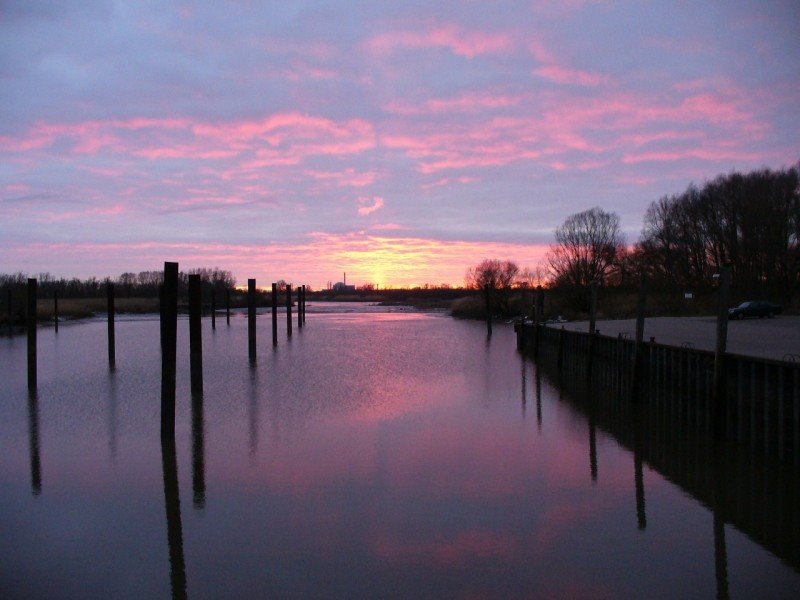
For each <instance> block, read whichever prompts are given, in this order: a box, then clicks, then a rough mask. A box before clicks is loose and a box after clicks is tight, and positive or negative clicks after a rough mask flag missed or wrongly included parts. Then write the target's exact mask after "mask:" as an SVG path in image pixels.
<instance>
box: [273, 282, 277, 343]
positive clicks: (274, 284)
mask: <svg viewBox="0 0 800 600" xmlns="http://www.w3.org/2000/svg"><path fill="white" fill-rule="evenodd" d="M272 345H273V346H277V345H278V284H277V283H273V284H272Z"/></svg>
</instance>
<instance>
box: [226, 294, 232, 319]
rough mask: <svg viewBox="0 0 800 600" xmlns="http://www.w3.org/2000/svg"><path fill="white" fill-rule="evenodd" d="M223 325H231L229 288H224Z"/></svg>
mask: <svg viewBox="0 0 800 600" xmlns="http://www.w3.org/2000/svg"><path fill="white" fill-rule="evenodd" d="M225 323H226V325H230V324H231V290H230V288H225Z"/></svg>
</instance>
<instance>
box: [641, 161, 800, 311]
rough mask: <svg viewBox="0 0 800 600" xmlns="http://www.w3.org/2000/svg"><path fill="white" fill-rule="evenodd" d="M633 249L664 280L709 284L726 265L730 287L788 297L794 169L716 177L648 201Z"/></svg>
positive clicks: (795, 261)
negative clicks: (640, 230)
mask: <svg viewBox="0 0 800 600" xmlns="http://www.w3.org/2000/svg"><path fill="white" fill-rule="evenodd" d="M635 254H636V255H637V256H638V261H639V263H640V264H642V265H645V266H647V267H648V268H649V269H650V270H651V271H652V274H653V277H654V278H655V280H656V282H657V283H661V284H663V285H667V286H678V287H702V286H710V285H711V284H712V277H713V274H714V273H715V272H716V271H717V270H718V269H719V267H720V265H723V264H728V265H730V267H731V281H732V285H733V286H734V287H736V288H738V289H740V290H748V291H753V292H756V291H760V292H761V295H763V294H765V293H766V294H770V293H772V294H781V295H783V296H785V297H788V296H791V294H793V293H794V292H795V291H796V290H797V288H798V283H799V282H798V276H799V275H800V177H799V173H798V167H797V166H796V167H793V168H790V169H784V170H781V171H772V170H769V169H763V170H760V171H754V172H751V173H746V174H741V173H731V174H729V175H721V176H719V177H717V178H716V179H714V180H713V181H710V182H708V183H706V184H705V185H703V187H702V188H698V187H696V186H694V185H692V186H690V187H689V188H688V189H687V190H686V191H685V192H683V193H682V194H678V195H674V196H668V197H663V198H661V199H659V200H657V201H656V202H653V203H652V204H651V205H650V207H649V208H648V209H647V213H646V214H645V219H644V229H643V231H642V237H641V239H640V241H639V243H638V244H637V246H636V249H635Z"/></svg>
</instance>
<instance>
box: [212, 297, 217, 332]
mask: <svg viewBox="0 0 800 600" xmlns="http://www.w3.org/2000/svg"><path fill="white" fill-rule="evenodd" d="M216 328H217V290H215V289H214V288H213V287H212V288H211V329H216Z"/></svg>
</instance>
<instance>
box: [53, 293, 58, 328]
mask: <svg viewBox="0 0 800 600" xmlns="http://www.w3.org/2000/svg"><path fill="white" fill-rule="evenodd" d="M53 326H54V327H55V328H56V333H58V290H55V291H54V292H53Z"/></svg>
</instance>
